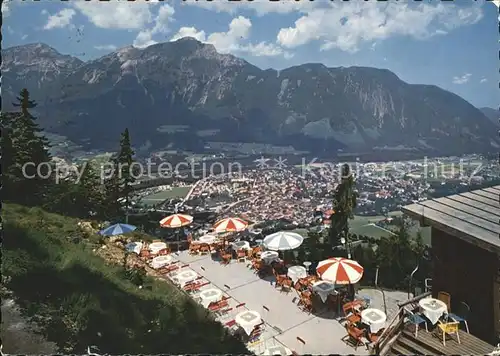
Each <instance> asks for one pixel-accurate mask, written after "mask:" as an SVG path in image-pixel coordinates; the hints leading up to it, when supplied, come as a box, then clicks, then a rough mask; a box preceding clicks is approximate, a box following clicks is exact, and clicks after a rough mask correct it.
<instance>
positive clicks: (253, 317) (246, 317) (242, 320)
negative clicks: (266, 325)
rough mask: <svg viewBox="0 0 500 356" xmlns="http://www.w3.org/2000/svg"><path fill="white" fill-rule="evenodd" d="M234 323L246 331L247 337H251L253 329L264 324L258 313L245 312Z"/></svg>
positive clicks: (238, 315)
mask: <svg viewBox="0 0 500 356" xmlns="http://www.w3.org/2000/svg"><path fill="white" fill-rule="evenodd" d="M234 321H235V322H236V324H238V326H240V327H241V328H242V329H243V330H244V331H245V333H246V334H247V335H250V334H251V333H252V331H253V329H254V328H255V327H256V326H257V325H259V324H260V323H261V322H262V318H261V316H260V314H259V313H258V312H256V311H253V310H245V311H243V312H241V313H239V314H237V315H236V317H235V318H234Z"/></svg>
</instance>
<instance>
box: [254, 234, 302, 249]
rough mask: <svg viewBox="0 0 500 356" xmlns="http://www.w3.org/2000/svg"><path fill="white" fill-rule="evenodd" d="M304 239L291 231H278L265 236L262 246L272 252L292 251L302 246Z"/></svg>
mask: <svg viewBox="0 0 500 356" xmlns="http://www.w3.org/2000/svg"><path fill="white" fill-rule="evenodd" d="M302 242H304V238H303V237H302V236H301V235H299V234H297V233H295V232H291V231H279V232H276V233H274V234H271V235H268V236H266V238H265V239H264V241H263V242H262V244H263V245H264V246H265V247H266V248H268V249H269V250H273V251H286V250H293V249H296V248H297V247H299V246H300V245H302Z"/></svg>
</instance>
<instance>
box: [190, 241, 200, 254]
mask: <svg viewBox="0 0 500 356" xmlns="http://www.w3.org/2000/svg"><path fill="white" fill-rule="evenodd" d="M200 247H201V245H200V244H195V243H192V244H190V245H189V254H190V255H197V254H198V252H199V251H200Z"/></svg>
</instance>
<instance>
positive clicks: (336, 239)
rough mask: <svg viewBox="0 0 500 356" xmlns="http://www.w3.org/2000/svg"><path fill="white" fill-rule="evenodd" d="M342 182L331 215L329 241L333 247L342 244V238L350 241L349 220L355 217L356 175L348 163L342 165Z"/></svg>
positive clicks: (347, 241)
mask: <svg viewBox="0 0 500 356" xmlns="http://www.w3.org/2000/svg"><path fill="white" fill-rule="evenodd" d="M341 173H342V176H341V182H340V184H339V185H338V186H337V189H336V191H335V195H334V199H333V211H334V213H333V214H332V216H331V217H330V220H331V225H330V230H329V234H328V237H329V242H330V245H331V246H332V248H333V247H335V246H339V245H341V238H344V239H345V240H346V243H347V244H348V243H349V220H350V219H354V208H355V207H356V201H357V193H356V191H355V181H354V176H353V174H352V172H351V169H350V167H349V165H348V164H344V165H343V166H342V172H341Z"/></svg>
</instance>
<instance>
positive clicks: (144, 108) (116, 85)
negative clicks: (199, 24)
mask: <svg viewBox="0 0 500 356" xmlns="http://www.w3.org/2000/svg"><path fill="white" fill-rule="evenodd" d="M33 48H35V49H37V51H38V52H36V51H33ZM2 70H3V71H4V83H5V84H6V87H7V97H8V96H9V93H10V95H13V94H12V93H13V92H15V91H17V90H19V89H20V88H21V87H27V88H28V89H29V90H30V91H32V92H33V98H34V99H35V100H37V101H38V102H39V104H40V105H39V108H38V114H39V115H40V117H41V118H40V120H41V122H42V123H44V125H46V126H47V127H50V128H51V130H52V131H55V132H56V133H59V134H63V135H66V136H68V137H70V138H71V139H72V140H76V141H79V140H82V139H88V142H90V144H91V145H92V146H94V147H105V146H107V145H108V143H110V142H113V144H114V141H116V140H117V134H118V132H120V131H122V130H123V128H125V127H129V129H130V130H131V132H132V134H133V139H134V141H135V142H137V143H138V144H140V143H142V142H145V141H146V140H149V141H150V142H152V147H153V148H154V147H164V146H165V145H166V144H167V143H172V144H174V145H176V146H179V147H182V148H188V149H202V148H203V147H204V145H205V144H206V143H207V142H209V141H230V142H266V143H273V144H287V145H289V144H291V145H294V147H295V148H297V149H305V150H308V151H314V152H325V151H332V152H333V151H335V150H337V149H339V148H343V149H348V150H370V149H374V148H375V149H384V148H385V149H415V148H418V149H426V150H434V151H440V152H445V151H451V152H453V153H458V152H463V151H484V150H490V149H495V148H496V147H498V146H497V145H498V138H497V136H496V134H495V131H496V130H494V124H493V123H492V122H491V121H490V120H488V119H487V118H486V116H485V115H484V114H483V113H482V112H481V111H480V110H478V109H477V108H475V107H474V106H472V105H471V104H470V103H468V102H467V101H465V100H463V99H462V98H460V97H459V96H457V95H455V94H452V93H450V92H447V91H445V90H442V89H440V88H438V87H435V86H428V85H410V84H407V83H405V82H403V81H401V80H400V79H399V78H398V77H397V76H396V75H395V74H394V73H392V72H390V71H388V70H382V69H376V68H364V67H350V68H327V67H325V66H324V65H321V64H304V65H301V66H296V67H291V68H288V69H285V70H282V71H276V70H272V69H268V70H261V69H259V68H257V67H255V66H253V65H251V64H250V63H248V62H246V61H244V60H241V59H239V58H236V57H234V56H231V55H223V54H219V53H217V51H216V50H215V48H214V47H213V46H212V45H208V44H202V43H200V42H198V41H196V40H194V39H190V38H184V39H181V40H178V41H176V42H169V43H162V44H157V45H153V46H150V47H148V48H145V49H143V50H139V49H136V48H133V47H126V48H122V49H120V50H118V51H116V52H113V53H110V54H108V55H106V56H104V57H101V58H99V59H97V60H94V61H89V62H85V63H83V62H81V61H79V60H78V59H75V58H72V57H70V56H63V55H61V54H59V53H58V52H57V51H55V50H54V49H51V48H50V47H48V46H46V45H41V44H36V45H28V46H23V47H15V48H9V49H6V50H5V51H4V62H3V64H2ZM26 78H29V79H26ZM7 103H8V102H7Z"/></svg>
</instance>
